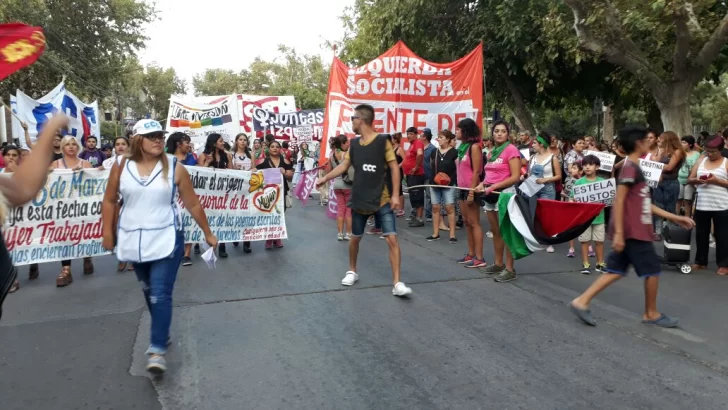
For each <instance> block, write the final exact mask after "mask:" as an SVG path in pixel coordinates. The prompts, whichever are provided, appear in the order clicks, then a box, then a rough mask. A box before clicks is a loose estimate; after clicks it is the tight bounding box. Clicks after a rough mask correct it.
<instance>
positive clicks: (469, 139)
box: [455, 118, 486, 268]
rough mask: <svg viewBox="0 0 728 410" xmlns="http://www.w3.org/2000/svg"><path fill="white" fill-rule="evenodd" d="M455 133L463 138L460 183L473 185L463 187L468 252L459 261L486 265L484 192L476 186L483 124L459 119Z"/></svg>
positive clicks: (459, 160)
mask: <svg viewBox="0 0 728 410" xmlns="http://www.w3.org/2000/svg"><path fill="white" fill-rule="evenodd" d="M455 137H456V138H457V139H459V140H460V146H459V147H458V159H457V161H456V164H457V173H458V187H460V188H469V189H471V190H470V191H465V190H459V192H460V195H459V198H458V199H460V211H461V213H462V215H463V222H464V223H465V231H466V232H467V234H468V253H466V254H465V256H464V257H462V258H460V259H458V261H457V262H458V263H460V264H463V265H465V267H466V268H480V267H484V266H485V265H486V263H485V260H484V259H483V228H482V227H481V226H480V194H478V193H476V192H475V191H474V190H472V189H475V188H476V187H477V186H478V184H480V181H482V180H481V179H480V175H481V173H482V172H483V154H482V148H481V143H482V139H481V137H480V128H479V127H478V125H477V124H476V123H475V121H473V120H472V119H470V118H465V119H464V120H462V121H460V123H458V126H457V128H456V129H455Z"/></svg>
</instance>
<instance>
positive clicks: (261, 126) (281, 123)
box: [252, 107, 324, 143]
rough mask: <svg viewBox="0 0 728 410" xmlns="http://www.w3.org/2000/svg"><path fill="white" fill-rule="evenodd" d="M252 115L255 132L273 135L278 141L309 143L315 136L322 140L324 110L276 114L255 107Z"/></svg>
mask: <svg viewBox="0 0 728 410" xmlns="http://www.w3.org/2000/svg"><path fill="white" fill-rule="evenodd" d="M252 113H253V126H254V128H255V131H262V132H265V133H266V134H268V133H270V134H273V135H274V136H275V137H276V139H283V140H291V139H294V138H297V139H298V142H299V143H300V142H308V141H312V140H313V138H314V134H315V135H316V136H318V137H319V138H320V136H321V133H322V130H323V122H324V110H323V109H318V110H301V111H294V112H287V113H274V112H270V111H267V110H264V109H262V108H258V107H254V108H253V109H252ZM317 129H318V131H316V130H317ZM299 135H301V137H303V138H304V139H301V138H300V137H299Z"/></svg>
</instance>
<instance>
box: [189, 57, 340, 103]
mask: <svg viewBox="0 0 728 410" xmlns="http://www.w3.org/2000/svg"><path fill="white" fill-rule="evenodd" d="M278 51H279V52H280V53H281V56H280V57H279V58H276V59H275V60H274V61H264V60H261V59H260V58H256V59H255V60H254V61H253V62H252V63H251V64H250V66H249V67H248V68H247V69H244V70H242V71H240V72H235V71H233V70H223V69H209V70H206V71H205V72H203V73H200V74H198V75H196V76H194V77H193V79H192V85H193V87H194V89H195V94H196V95H225V94H233V93H238V94H259V95H264V94H268V95H293V96H295V97H296V101H297V104H298V105H299V107H300V108H303V109H312V108H322V107H323V106H324V104H325V103H326V92H327V90H328V85H329V71H328V67H327V66H325V65H324V63H323V61H322V60H321V57H320V56H317V55H316V56H311V55H307V54H298V53H297V52H296V50H295V49H292V48H288V47H285V46H279V47H278Z"/></svg>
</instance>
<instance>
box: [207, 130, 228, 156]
mask: <svg viewBox="0 0 728 410" xmlns="http://www.w3.org/2000/svg"><path fill="white" fill-rule="evenodd" d="M220 138H222V135H220V134H218V133H215V132H213V133H212V134H210V135H208V136H207V141H205V150H204V151H203V152H204V153H205V155H210V154H212V153H213V152H215V150H217V151H218V155H223V154H225V152H224V151H223V150H221V149H217V147H216V145H217V140H219V139H220Z"/></svg>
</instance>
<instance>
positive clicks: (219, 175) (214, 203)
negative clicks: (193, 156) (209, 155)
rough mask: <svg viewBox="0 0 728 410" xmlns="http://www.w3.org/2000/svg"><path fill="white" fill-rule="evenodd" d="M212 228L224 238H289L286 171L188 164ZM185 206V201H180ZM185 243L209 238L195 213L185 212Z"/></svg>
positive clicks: (230, 239)
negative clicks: (193, 214) (203, 166)
mask: <svg viewBox="0 0 728 410" xmlns="http://www.w3.org/2000/svg"><path fill="white" fill-rule="evenodd" d="M187 169H188V171H189V173H190V178H191V180H192V187H193V188H194V189H195V193H196V194H197V197H198V198H199V199H200V204H201V205H202V207H203V208H204V209H205V214H206V215H207V222H208V223H209V224H210V229H212V232H213V233H214V234H215V235H216V236H217V240H218V241H219V242H221V243H224V242H243V241H262V240H268V239H286V238H287V237H288V233H287V231H286V219H285V215H284V213H283V207H284V198H283V175H282V174H281V171H280V170H279V169H277V168H276V169H264V170H262V171H256V172H251V171H236V170H229V169H215V168H202V167H188V168H187ZM179 204H180V206H181V207H182V202H181V201H180V202H179ZM183 220H184V227H185V243H198V242H204V241H205V235H203V233H202V230H201V229H200V227H199V226H198V225H197V223H196V222H195V220H194V219H192V216H191V215H190V214H189V213H187V212H186V211H185V213H184V215H183Z"/></svg>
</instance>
